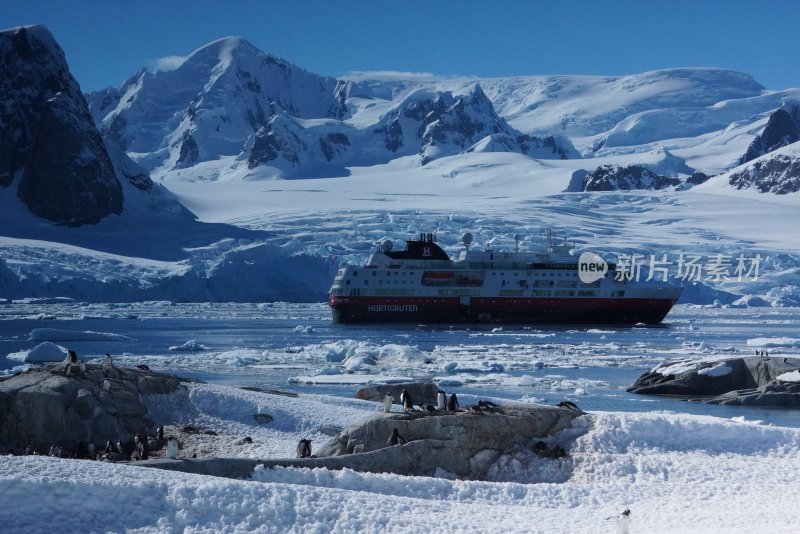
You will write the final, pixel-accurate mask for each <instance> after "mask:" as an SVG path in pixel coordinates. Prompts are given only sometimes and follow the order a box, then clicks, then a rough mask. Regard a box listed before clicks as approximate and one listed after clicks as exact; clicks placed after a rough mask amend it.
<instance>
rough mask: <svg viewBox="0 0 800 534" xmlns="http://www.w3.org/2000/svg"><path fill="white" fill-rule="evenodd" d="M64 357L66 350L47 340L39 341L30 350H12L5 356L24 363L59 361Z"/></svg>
mask: <svg viewBox="0 0 800 534" xmlns="http://www.w3.org/2000/svg"><path fill="white" fill-rule="evenodd" d="M66 357H67V350H66V349H65V348H64V347H61V346H59V345H56V344H55V343H51V342H49V341H45V342H44V343H39V344H38V345H36V346H35V347H33V348H32V349H31V350H23V351H20V352H12V353H11V354H9V355H8V356H7V358H8V359H9V360H14V361H18V362H24V363H44V362H61V361H64V358H66Z"/></svg>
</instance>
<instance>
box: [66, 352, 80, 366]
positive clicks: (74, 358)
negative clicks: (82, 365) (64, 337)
mask: <svg viewBox="0 0 800 534" xmlns="http://www.w3.org/2000/svg"><path fill="white" fill-rule="evenodd" d="M67 363H78V354H77V353H76V352H75V351H74V350H68V351H67Z"/></svg>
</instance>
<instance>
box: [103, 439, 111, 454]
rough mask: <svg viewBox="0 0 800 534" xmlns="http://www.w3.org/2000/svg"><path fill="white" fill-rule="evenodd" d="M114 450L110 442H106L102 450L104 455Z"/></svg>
mask: <svg viewBox="0 0 800 534" xmlns="http://www.w3.org/2000/svg"><path fill="white" fill-rule="evenodd" d="M113 450H114V447H113V446H112V445H111V440H108V441H106V448H105V449H103V452H104V453H105V454H108V453H110V452H112V451H113Z"/></svg>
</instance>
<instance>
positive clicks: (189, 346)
mask: <svg viewBox="0 0 800 534" xmlns="http://www.w3.org/2000/svg"><path fill="white" fill-rule="evenodd" d="M169 350H171V351H173V352H202V351H204V350H211V349H209V348H208V347H206V346H205V345H203V344H201V343H198V342H197V340H196V339H190V340H189V341H187V342H186V343H184V344H183V345H173V346H171V347H170V348H169Z"/></svg>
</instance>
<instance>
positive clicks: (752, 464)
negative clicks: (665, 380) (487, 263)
mask: <svg viewBox="0 0 800 534" xmlns="http://www.w3.org/2000/svg"><path fill="white" fill-rule="evenodd" d="M208 394H211V397H206V395H208ZM216 395H224V396H225V400H231V397H230V396H231V395H232V396H239V394H238V393H222V392H219V391H218V392H211V391H205V392H204V393H203V398H204V400H201V399H199V398H198V399H196V401H197V402H199V403H201V404H203V405H204V406H209V407H211V408H214V407H215V406H218V404H214V403H212V402H210V401H211V400H212V398H213V397H214V396H216ZM267 397H269V396H267ZM218 400H221V399H218ZM290 400H293V401H295V404H297V406H298V407H300V410H301V412H303V413H306V414H309V413H310V412H313V411H314V409H316V408H317V407H319V404H318V403H317V401H315V400H313V399H309V401H310V402H308V404H307V405H306V407H305V408H302V406H303V405H304V404H306V402H305V401H302V400H301V401H299V402H298V401H297V399H290ZM278 402H283V400H278ZM248 408H249V407H248ZM214 409H216V408H214ZM233 410H234V412H235V411H236V410H238V408H237V407H236V406H234V408H233ZM245 411H247V410H245ZM346 419H347V418H346V417H345V420H346ZM339 422H340V423H342V422H346V421H343V420H341V419H339ZM296 428H297V427H295V429H296ZM561 439H563V443H564V444H565V445H566V446H567V448H568V451H569V455H568V457H567V458H565V459H563V460H560V461H554V460H550V459H546V458H541V457H538V456H535V455H531V456H523V455H519V456H515V457H509V458H508V459H507V461H506V462H505V463H504V465H503V468H502V469H503V470H504V473H505V474H506V475H513V476H515V477H516V478H517V479H518V480H520V481H519V482H514V481H507V482H476V481H461V480H448V479H445V478H424V477H401V476H398V475H389V474H368V473H356V472H353V471H349V470H343V471H328V470H324V469H313V470H312V469H296V468H277V469H270V470H266V469H263V468H260V467H259V468H256V470H255V471H254V473H253V481H240V480H227V479H221V478H215V477H205V476H201V475H193V474H186V473H179V472H171V471H161V470H151V469H145V468H142V467H137V466H135V465H118V464H107V463H102V462H88V461H74V460H61V459H56V458H49V457H41V456H36V457H34V456H28V457H9V456H4V457H0V482H1V483H2V484H3V488H4V489H5V492H4V506H3V507H0V524H2V525H3V528H4V530H7V531H9V532H39V531H42V532H44V531H47V530H48V529H51V528H52V525H53V524H58V525H59V529H61V530H63V531H67V532H70V531H74V532H77V531H86V530H102V531H130V530H137V531H142V532H156V531H158V532H164V531H182V530H189V531H231V532H232V531H248V532H378V531H380V532H384V531H391V532H399V533H411V532H432V531H442V530H446V531H449V532H475V533H478V532H481V533H490V534H491V533H517V532H519V533H523V532H524V533H530V532H541V533H550V532H569V533H571V534H583V533H587V534H588V533H591V534H597V533H602V532H614V524H613V522H612V521H608V520H607V519H606V518H608V517H616V516H617V515H618V514H619V512H620V511H622V510H623V509H625V508H630V509H631V511H632V514H631V517H632V522H631V532H648V533H652V534H679V533H680V534H723V533H724V534H731V533H733V534H745V533H746V534H783V533H787V534H788V533H792V532H794V531H795V530H796V524H795V521H794V516H793V514H792V511H791V509H789V508H787V507H786V501H785V499H776V498H775V495H794V494H795V493H796V488H795V486H796V483H795V481H796V480H797V477H798V476H800V467H798V466H800V430H798V429H789V428H782V427H772V426H764V425H756V424H749V423H741V422H737V421H733V420H725V419H718V418H712V417H701V416H683V415H681V416H678V415H673V414H627V413H597V414H594V415H593V416H592V421H591V423H588V421H587V424H586V425H584V426H583V428H581V429H579V430H578V431H577V432H573V433H571V434H565V435H563V436H561ZM531 474H535V476H540V477H542V476H543V477H545V478H546V480H549V481H545V482H539V483H527V482H523V481H525V480H527V479H529V478H530V477H531ZM732 488H734V489H735V491H732ZM75 495H80V496H81V498H80V501H81V502H80V504H79V505H76V501H75ZM65 510H69V513H65ZM120 510H124V513H120ZM420 510H422V511H424V513H420ZM689 518H690V519H689Z"/></svg>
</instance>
